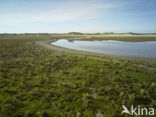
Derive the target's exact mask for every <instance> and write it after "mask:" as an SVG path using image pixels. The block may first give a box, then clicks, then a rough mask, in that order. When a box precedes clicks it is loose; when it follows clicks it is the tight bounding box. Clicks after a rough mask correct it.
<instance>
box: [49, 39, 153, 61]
mask: <svg viewBox="0 0 156 117" xmlns="http://www.w3.org/2000/svg"><path fill="white" fill-rule="evenodd" d="M51 44H52V45H55V46H60V47H64V48H69V49H74V50H81V51H88V52H94V53H100V54H110V55H119V56H132V57H143V58H156V41H148V42H123V41H114V40H102V41H84V40H83V41H81V40H73V41H69V40H68V39H60V40H57V41H55V42H52V43H51Z"/></svg>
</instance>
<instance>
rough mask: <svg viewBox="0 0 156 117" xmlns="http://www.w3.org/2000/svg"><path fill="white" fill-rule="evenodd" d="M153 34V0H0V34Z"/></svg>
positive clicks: (155, 15) (155, 27)
mask: <svg viewBox="0 0 156 117" xmlns="http://www.w3.org/2000/svg"><path fill="white" fill-rule="evenodd" d="M73 31H75V32H90V33H96V32H117V33H120V32H139V33H156V0H0V33H41V32H42V33H46V32H48V33H64V32H73Z"/></svg>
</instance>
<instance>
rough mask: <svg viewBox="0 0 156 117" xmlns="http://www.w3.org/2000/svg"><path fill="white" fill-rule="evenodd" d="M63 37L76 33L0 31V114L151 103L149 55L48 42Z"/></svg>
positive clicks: (75, 114)
mask: <svg viewBox="0 0 156 117" xmlns="http://www.w3.org/2000/svg"><path fill="white" fill-rule="evenodd" d="M63 37H77V36H75V35H74V36H71V35H1V36H0V117H120V116H121V111H122V110H123V109H122V105H123V104H124V105H126V106H127V107H130V106H131V105H136V106H137V105H140V106H143V107H154V108H156V62H155V60H150V59H149V60H144V59H127V58H119V57H118V58H116V57H110V56H98V55H94V54H89V53H88V54H85V53H81V52H79V53H78V52H73V51H72V52H71V51H66V50H63V49H59V48H57V47H53V48H50V47H49V46H50V45H48V43H49V42H51V41H54V40H56V39H59V38H63ZM80 37H82V36H80ZM93 38H96V36H94V37H93ZM110 38H111V37H110ZM113 38H114V37H113ZM118 38H119V37H118ZM121 38H122V37H121ZM121 38H119V39H121ZM131 38H132V37H131ZM139 38H140V39H142V40H144V39H145V38H141V37H139ZM122 39H123V38H122ZM152 40H155V38H152ZM41 42H45V43H44V44H43V43H41ZM124 116H126V115H123V117H124Z"/></svg>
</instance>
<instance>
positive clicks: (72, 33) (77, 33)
mask: <svg viewBox="0 0 156 117" xmlns="http://www.w3.org/2000/svg"><path fill="white" fill-rule="evenodd" d="M65 34H69V35H101V34H106V35H107V34H131V35H148V34H156V33H134V32H128V33H114V32H104V33H82V32H69V33H0V36H5V35H65Z"/></svg>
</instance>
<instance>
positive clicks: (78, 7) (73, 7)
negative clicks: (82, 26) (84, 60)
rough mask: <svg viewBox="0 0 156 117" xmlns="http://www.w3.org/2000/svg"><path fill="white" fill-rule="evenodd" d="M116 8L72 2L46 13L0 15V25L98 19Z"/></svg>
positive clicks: (59, 5)
mask: <svg viewBox="0 0 156 117" xmlns="http://www.w3.org/2000/svg"><path fill="white" fill-rule="evenodd" d="M118 6H119V5H118V4H113V3H105V2H101V1H98V0H97V1H96V2H95V1H91V0H90V1H88V0H86V1H85V0H83V1H81V0H79V1H74V0H73V1H67V2H63V3H60V4H57V6H55V7H54V8H53V7H51V8H48V11H47V10H45V9H41V10H40V11H38V12H37V13H23V14H22V13H13V14H0V15H1V17H0V25H11V24H13V25H14V24H22V23H33V22H62V21H73V20H84V19H92V18H97V17H100V14H101V13H103V12H105V11H107V10H108V9H112V8H115V7H118Z"/></svg>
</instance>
